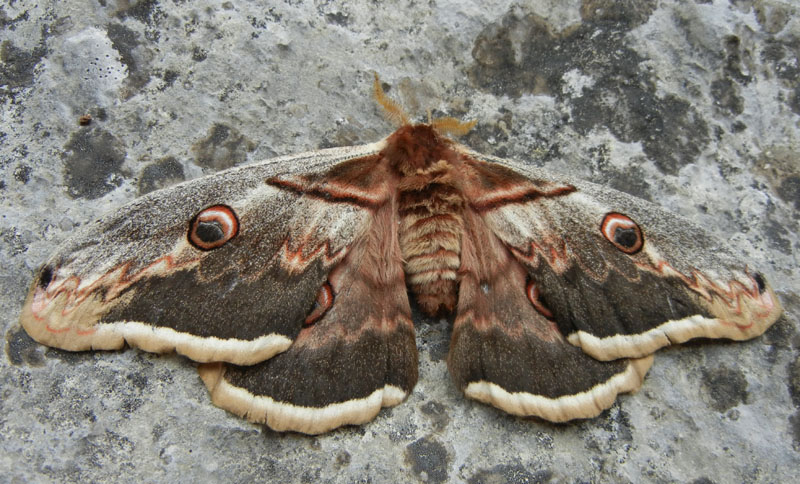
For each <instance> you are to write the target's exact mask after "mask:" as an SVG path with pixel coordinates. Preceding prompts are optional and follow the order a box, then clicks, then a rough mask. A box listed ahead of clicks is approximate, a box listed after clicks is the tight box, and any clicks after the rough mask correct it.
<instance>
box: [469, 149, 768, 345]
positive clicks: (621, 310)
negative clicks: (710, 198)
mask: <svg viewBox="0 0 800 484" xmlns="http://www.w3.org/2000/svg"><path fill="white" fill-rule="evenodd" d="M465 153H466V151H465ZM469 156H471V158H472V160H471V161H468V162H467V166H468V167H469V168H468V169H467V170H466V171H467V172H468V175H467V176H466V179H467V180H468V181H467V191H468V193H469V199H470V203H471V206H472V208H473V209H474V210H475V211H476V212H477V213H479V214H480V216H481V217H482V219H483V220H484V221H485V222H486V224H487V225H488V227H489V228H490V229H491V231H492V232H493V233H494V234H495V235H496V236H497V237H498V238H499V239H500V240H502V242H503V244H504V245H505V247H506V248H507V249H508V250H510V251H511V253H512V254H513V255H514V257H515V259H516V260H517V261H519V262H520V263H521V264H523V265H524V267H525V269H526V272H527V277H528V280H527V283H528V284H531V285H532V286H531V287H529V289H530V291H529V295H530V298H529V299H531V301H532V303H533V305H534V307H535V308H537V309H538V310H539V312H540V314H542V315H545V316H546V317H547V318H548V319H550V320H552V321H554V322H555V323H556V324H557V325H558V328H559V329H560V330H561V332H562V333H563V334H564V335H565V336H567V338H568V340H569V342H571V343H573V344H575V345H577V346H580V347H581V348H582V349H583V350H584V351H586V352H587V353H589V354H590V355H592V356H593V357H595V358H598V359H601V360H613V359H616V358H623V357H641V356H644V355H648V354H651V353H653V352H654V351H655V350H657V349H658V348H661V347H663V346H666V345H669V344H671V343H681V342H684V341H687V340H689V339H691V338H696V337H706V338H729V339H735V340H743V339H748V338H752V337H755V336H757V335H759V334H761V333H763V332H764V331H765V330H766V329H767V328H768V327H769V326H770V325H771V324H772V323H773V322H774V321H775V320H776V319H777V318H778V317H779V316H780V314H781V306H780V303H779V301H778V299H777V297H776V295H775V293H774V291H773V290H772V288H771V287H770V286H769V284H768V283H767V282H766V280H765V279H764V278H763V277H762V276H761V275H760V274H759V273H757V272H755V271H754V270H753V269H752V268H750V267H748V266H747V265H746V264H745V263H743V262H742V261H741V258H740V257H737V256H736V255H734V253H733V252H732V251H731V250H730V249H729V248H728V247H727V246H726V245H725V244H724V243H723V242H722V241H720V240H718V239H716V238H714V237H712V236H710V235H709V234H708V233H706V232H705V231H704V230H703V229H701V228H699V227H697V226H696V225H694V224H692V223H691V222H689V221H687V220H685V219H683V218H681V217H679V216H676V215H674V214H671V213H669V212H667V211H665V210H663V209H661V208H659V207H658V206H656V205H653V204H651V203H648V202H646V201H643V200H641V199H638V198H636V197H633V196H630V195H627V194H624V193H621V192H619V191H616V190H612V189H609V188H605V187H601V186H598V185H594V184H591V183H587V182H582V181H578V180H573V179H569V178H566V177H555V176H552V175H548V174H547V173H545V172H542V171H540V170H537V169H534V168H530V167H526V166H524V165H521V164H518V163H515V162H512V161H509V160H503V159H499V158H492V157H488V156H485V155H480V154H477V153H469Z"/></svg>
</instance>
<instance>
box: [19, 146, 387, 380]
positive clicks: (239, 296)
mask: <svg viewBox="0 0 800 484" xmlns="http://www.w3.org/2000/svg"><path fill="white" fill-rule="evenodd" d="M380 146H381V145H380V143H376V144H373V145H366V146H361V147H352V148H338V149H332V150H323V151H319V152H311V153H307V154H302V155H296V156H291V157H284V158H278V159H275V160H268V161H266V162H262V163H259V164H255V165H251V166H246V167H242V168H235V169H231V170H227V171H225V172H221V173H217V174H214V175H211V176H208V177H204V178H200V179H197V180H192V181H189V182H186V183H183V184H180V185H177V186H175V187H171V188H168V189H166V190H161V191H157V192H152V193H151V194H148V195H147V196H145V197H142V198H140V199H137V200H135V201H133V202H132V203H130V204H128V205H126V206H124V207H122V208H121V209H119V210H118V211H117V212H115V213H114V214H112V215H110V216H106V217H104V218H103V219H101V220H98V221H97V222H95V223H93V224H91V225H89V226H87V227H86V228H85V229H84V230H83V231H82V232H80V233H79V234H77V235H76V236H75V237H73V238H72V239H70V240H68V241H67V242H65V243H64V244H63V245H62V246H61V247H60V248H59V249H58V250H57V251H56V252H55V254H54V255H53V256H52V257H51V259H50V260H49V261H48V262H47V263H46V264H45V265H44V266H43V268H42V269H41V270H40V271H39V273H38V275H37V279H36V281H35V282H34V283H33V285H32V287H31V290H30V292H29V294H28V297H27V300H26V303H25V305H24V307H23V313H22V316H21V322H22V324H23V326H24V327H25V329H26V330H27V331H28V333H29V334H30V335H31V336H32V337H33V338H34V339H36V340H37V341H39V342H42V343H44V344H48V345H51V346H56V347H59V348H63V349H68V350H87V349H117V348H120V347H122V346H123V345H124V344H125V342H126V341H127V342H128V343H129V344H131V345H132V346H137V347H140V348H142V349H144V350H147V351H154V352H165V351H171V350H173V349H175V350H177V351H178V352H180V353H182V354H185V355H187V356H189V357H190V358H193V359H196V360H198V361H232V362H236V363H240V364H251V363H253V362H256V361H262V360H264V359H266V358H269V357H271V356H272V355H274V354H275V353H277V352H280V351H284V350H285V349H286V348H288V346H289V345H290V344H291V341H292V340H293V339H294V337H295V336H296V334H297V332H298V331H299V330H300V327H301V326H302V321H303V319H304V318H305V314H306V313H307V312H308V310H309V309H310V308H311V306H312V305H313V303H314V300H315V297H316V293H317V291H318V290H319V288H320V287H321V286H322V284H324V282H325V278H326V277H327V276H326V274H327V272H328V271H330V269H331V267H333V265H334V264H335V263H336V262H338V261H339V260H341V258H342V257H344V255H346V252H347V246H348V245H349V244H350V243H351V242H352V241H353V240H354V239H355V238H356V237H358V235H359V234H360V232H362V231H363V230H364V226H365V224H366V223H367V222H368V220H369V217H370V214H369V210H365V209H362V208H361V207H353V206H350V205H348V206H345V207H341V206H334V205H335V204H331V203H327V202H325V201H324V200H321V199H319V198H314V197H309V196H307V195H305V194H302V193H296V192H292V191H288V190H284V189H281V188H280V187H276V186H272V185H270V184H268V183H266V181H267V180H268V179H269V178H271V177H275V176H278V175H282V176H291V174H292V173H299V172H303V173H315V172H319V173H324V172H325V171H327V170H330V169H331V168H332V167H334V166H336V165H337V164H339V163H341V162H344V161H347V160H351V159H355V158H359V157H364V156H369V155H372V154H374V153H375V152H376V151H378V150H379V149H380ZM219 204H224V205H225V206H227V207H230V209H231V210H232V211H233V212H234V213H235V215H236V217H237V218H238V224H239V230H238V234H236V236H235V237H232V238H231V239H230V240H229V241H227V242H226V243H225V244H224V245H222V246H221V247H219V248H215V249H214V250H198V248H197V247H196V246H195V245H193V244H192V243H190V242H189V241H188V240H187V231H188V230H190V229H189V221H190V220H192V219H193V217H195V216H196V214H198V213H199V212H200V211H202V210H203V209H205V208H207V207H209V206H216V205H219ZM211 236H212V237H213V234H212V235H211Z"/></svg>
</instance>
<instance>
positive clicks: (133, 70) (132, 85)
mask: <svg viewBox="0 0 800 484" xmlns="http://www.w3.org/2000/svg"><path fill="white" fill-rule="evenodd" d="M106 32H107V33H108V38H109V40H111V46H112V47H114V50H116V51H117V52H119V57H120V60H121V61H122V63H123V64H125V65H126V66H127V67H128V78H127V79H126V83H127V90H128V91H130V93H131V94H132V92H133V91H136V90H138V89H140V88H141V87H142V86H144V85H146V84H147V83H148V82H149V81H150V74H149V73H148V72H146V71H145V70H144V69H142V68H141V66H140V65H139V62H138V61H137V56H136V49H137V48H138V47H139V33H138V32H135V31H133V30H131V29H129V28H128V27H126V26H124V25H122V24H118V23H114V24H110V25H109V26H108V28H107V29H106Z"/></svg>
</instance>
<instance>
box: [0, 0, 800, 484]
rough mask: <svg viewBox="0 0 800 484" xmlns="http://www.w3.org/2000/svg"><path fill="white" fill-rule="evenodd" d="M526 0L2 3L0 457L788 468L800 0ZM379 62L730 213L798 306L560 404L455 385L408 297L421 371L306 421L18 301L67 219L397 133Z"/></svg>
mask: <svg viewBox="0 0 800 484" xmlns="http://www.w3.org/2000/svg"><path fill="white" fill-rule="evenodd" d="M525 4H526V6H524V7H523V6H520V5H518V4H516V3H514V2H512V1H510V0H488V1H480V2H478V1H472V0H460V1H455V0H443V1H437V2H422V3H421V2H408V3H404V4H403V5H401V6H396V5H395V4H394V3H391V2H374V1H369V0H354V1H350V2H313V3H312V2H268V3H266V2H224V3H220V2H210V1H206V0H198V1H193V2H166V1H157V0H141V1H121V0H118V1H116V0H101V1H99V2H82V1H55V0H44V1H43V0H39V1H30V0H17V1H14V2H5V3H4V4H3V5H2V6H0V199H1V200H2V206H3V208H4V210H3V217H2V218H0V237H1V238H2V243H0V257H1V258H2V260H3V262H4V263H3V270H2V272H0V307H2V309H3V311H2V314H3V316H2V320H1V321H2V328H3V331H4V336H5V337H4V341H5V348H4V349H5V351H4V352H2V354H1V355H0V481H4V482H230V483H237V482H243V483H244V482H253V481H268V482H271V481H274V482H287V483H289V482H311V481H314V482H331V483H333V482H342V483H349V482H404V481H409V482H416V481H427V482H551V481H552V482H698V483H699V482H718V483H722V482H748V483H749V482H791V481H793V480H794V479H796V474H797V469H798V468H800V397H798V388H799V387H800V383H798V374H799V373H800V371H799V370H798V368H800V364H798V361H799V360H798V358H800V356H799V355H798V347H799V346H800V332H799V331H798V315H800V297H798V293H797V290H798V288H800V270H798V259H799V258H800V257H799V256H798V253H799V252H798V251H800V240H799V239H798V235H797V234H798V232H800V231H799V230H798V225H799V224H800V215H798V213H799V212H798V207H800V201H799V200H800V196H799V195H798V194H800V188H798V187H799V186H800V182H798V180H800V130H798V125H799V124H798V123H800V119H799V118H798V116H799V115H800V11H798V10H800V9H799V8H798V6H797V5H796V4H795V3H792V2H785V1H780V0H756V1H747V2H725V1H720V0H716V1H713V2H712V1H695V2H691V1H688V2H687V1H671V0H667V1H662V2H657V3H654V2H650V1H644V0H642V1H637V0H627V1H625V2H612V1H607V0H606V1H604V0H585V1H583V2H581V1H578V0H573V1H567V2H556V1H552V0H541V1H532V2H525ZM373 71H376V72H378V73H379V74H380V75H381V76H382V79H383V81H384V83H385V85H386V86H387V89H388V92H389V94H390V95H391V96H393V97H395V98H396V99H398V100H400V101H401V102H402V103H403V104H404V105H405V106H407V107H408V108H409V110H410V111H412V114H414V115H415V116H417V119H420V120H424V119H425V115H426V110H427V109H431V110H433V112H434V114H435V115H451V116H456V117H459V118H463V119H470V118H477V119H478V120H479V124H478V126H477V127H476V128H475V129H474V130H473V131H472V132H471V133H470V134H468V135H466V136H465V137H464V138H463V139H462V141H463V142H464V143H465V144H467V145H469V146H471V147H472V148H474V149H476V150H478V151H483V152H486V153H490V154H494V155H498V156H504V157H509V158H516V159H520V160H524V161H527V162H530V163H531V164H535V165H538V166H546V167H548V168H552V169H553V170H555V171H562V172H568V173H570V174H574V175H578V176H581V177H583V178H588V179H591V180H593V181H596V182H600V183H605V184H608V185H609V186H612V187H615V188H618V189H622V190H624V191H628V192H630V193H632V194H634V195H637V196H640V197H643V198H646V199H649V200H651V201H654V202H656V203H659V204H661V205H663V206H664V207H666V208H668V209H670V210H672V211H674V212H677V213H680V214H681V215H684V216H686V217H688V218H689V219H691V220H693V221H695V222H697V223H699V224H701V225H702V226H704V227H706V228H707V229H708V230H709V231H711V232H712V233H715V234H716V235H718V236H719V237H721V238H723V239H727V240H728V241H729V242H730V243H731V244H732V245H733V246H734V247H735V248H736V249H737V250H738V251H740V252H741V254H742V257H743V259H745V260H749V261H751V262H752V264H753V265H754V266H755V267H758V268H759V270H760V271H762V272H763V273H764V274H765V275H766V277H767V278H768V279H769V280H770V281H771V283H772V285H773V286H774V287H775V288H776V290H777V291H778V294H779V296H780V297H781V299H782V302H783V304H784V307H785V316H784V317H783V318H782V319H781V320H779V321H778V323H777V324H776V325H775V327H773V329H771V330H770V331H768V332H767V334H765V335H764V336H763V337H761V338H757V339H755V340H753V341H749V342H746V343H727V342H715V343H709V344H688V345H684V346H683V347H679V348H671V349H668V350H665V351H662V352H660V353H659V354H658V356H657V357H656V363H655V365H654V367H653V369H652V370H651V371H650V373H649V375H648V376H647V379H646V380H645V384H644V387H643V389H642V391H640V392H639V393H638V394H636V395H626V396H622V397H620V398H619V399H618V401H617V403H616V404H615V405H614V406H613V407H612V408H611V409H609V410H608V411H606V412H604V413H603V414H602V415H601V416H599V417H598V418H595V419H592V420H587V421H581V422H573V423H569V424H564V425H553V424H549V423H546V422H541V421H538V420H535V419H519V418H515V417H512V416H508V415H505V414H503V413H501V412H499V411H497V410H495V409H493V408H490V407H487V406H485V405H481V404H479V403H475V402H472V401H467V400H466V399H464V398H463V397H462V396H460V395H459V394H458V392H457V390H456V389H455V387H454V386H453V384H452V383H451V382H450V380H449V377H448V375H447V370H446V364H445V361H444V355H445V354H446V348H447V338H448V335H449V332H448V331H447V329H446V325H444V324H442V323H439V322H437V321H430V320H427V319H425V318H417V326H418V344H419V347H420V382H419V384H418V385H417V387H416V389H415V391H414V393H413V394H412V395H411V397H410V398H409V399H408V400H407V401H406V402H404V403H403V404H401V405H399V406H397V407H395V408H392V409H389V410H384V411H382V412H381V413H380V415H379V416H378V417H377V418H376V419H375V421H373V422H371V423H369V424H366V425H363V426H360V427H354V428H345V429H340V430H338V431H335V432H332V433H330V434H326V435H322V436H317V437H307V436H301V435H295V434H286V435H285V434H278V433H275V432H272V431H270V430H268V429H266V428H264V427H262V426H257V425H252V424H249V423H247V422H246V421H244V420H241V419H239V418H237V417H234V416H232V415H230V414H228V413H226V412H225V411H223V410H220V409H218V408H216V407H214V406H213V405H212V404H211V403H210V401H209V398H208V396H207V392H206V390H205V388H204V386H203V384H202V383H201V382H200V380H199V378H198V377H197V374H196V372H195V369H194V367H195V365H194V364H193V363H191V362H189V361H187V360H185V359H183V358H181V357H178V356H175V355H162V356H159V355H150V354H146V353H142V352H139V351H136V350H128V351H120V352H107V353H91V352H87V353H68V352H64V351H59V350H53V349H47V348H45V347H42V346H40V345H37V344H36V343H34V342H32V341H31V340H30V339H29V338H28V337H27V335H26V334H25V333H24V331H22V330H21V329H20V328H19V326H18V322H17V321H18V317H19V312H20V308H21V306H22V301H23V299H24V297H25V294H26V292H27V289H28V287H29V285H30V283H31V280H32V278H33V272H34V270H35V268H36V267H37V266H38V265H39V264H41V263H42V262H43V261H44V260H45V258H46V256H47V255H48V254H49V252H50V251H51V250H52V249H53V248H54V246H55V245H56V244H58V243H59V242H61V241H63V240H64V239H65V238H66V237H68V236H69V235H70V233H71V232H72V231H73V230H76V229H77V228H78V227H79V226H81V225H83V224H86V223H88V222H90V221H91V220H93V219H95V218H97V217H99V216H101V215H102V214H103V213H104V212H107V211H109V210H113V209H114V208H116V207H119V206H120V205H122V204H123V203H125V202H127V201H129V200H131V199H133V198H134V197H135V196H137V194H139V193H144V192H146V191H149V190H150V189H153V188H157V187H161V186H166V185H168V184H170V183H173V182H174V181H177V180H181V179H183V178H187V179H188V178H193V177H196V176H200V175H202V174H207V173H213V172H214V171H215V170H217V169H220V168H223V167H227V166H231V165H233V164H242V163H246V162H252V161H257V160H260V159H264V158H268V157H271V156H274V155H278V154H288V153H293V152H300V151H306V150H312V149H316V148H319V147H327V146H333V145H340V144H342V143H347V144H352V143H366V142H371V141H375V140H377V139H379V138H381V137H383V136H385V135H386V134H388V133H389V132H391V130H392V126H391V124H390V123H388V122H387V121H385V120H384V119H383V117H382V115H381V112H380V109H379V108H378V107H377V106H376V104H375V102H374V101H373V100H372V98H371V94H370V89H371V82H372V72H373ZM87 113H89V114H91V115H92V121H91V124H89V125H86V126H81V125H80V124H79V121H78V120H79V117H80V116H82V115H84V114H87ZM223 134H224V135H225V136H223ZM65 220H66V221H68V222H69V223H64V221H65Z"/></svg>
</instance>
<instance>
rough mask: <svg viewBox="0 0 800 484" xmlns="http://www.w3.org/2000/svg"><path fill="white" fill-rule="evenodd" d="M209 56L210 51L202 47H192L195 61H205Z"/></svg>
mask: <svg viewBox="0 0 800 484" xmlns="http://www.w3.org/2000/svg"><path fill="white" fill-rule="evenodd" d="M207 58H208V51H207V50H205V49H201V48H200V47H195V48H193V49H192V60H193V61H195V62H203V61H204V60H206V59H207Z"/></svg>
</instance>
